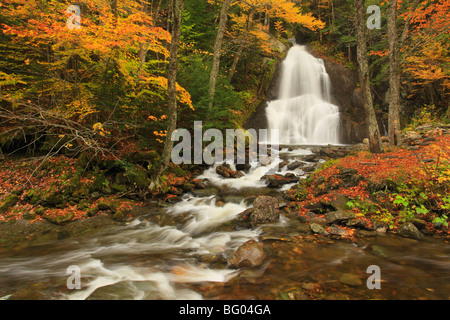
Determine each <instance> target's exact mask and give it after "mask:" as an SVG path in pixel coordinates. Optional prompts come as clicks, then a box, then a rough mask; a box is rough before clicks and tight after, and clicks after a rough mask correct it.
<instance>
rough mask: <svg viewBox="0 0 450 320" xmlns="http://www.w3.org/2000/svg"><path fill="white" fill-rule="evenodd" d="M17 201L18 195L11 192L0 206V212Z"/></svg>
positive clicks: (3, 211) (6, 209)
mask: <svg viewBox="0 0 450 320" xmlns="http://www.w3.org/2000/svg"><path fill="white" fill-rule="evenodd" d="M17 202H19V197H18V196H17V195H16V194H11V195H9V196H7V197H6V198H5V201H4V202H3V204H2V205H1V206H0V213H5V212H6V211H8V209H9V208H12V207H14V206H15V205H16V203H17Z"/></svg>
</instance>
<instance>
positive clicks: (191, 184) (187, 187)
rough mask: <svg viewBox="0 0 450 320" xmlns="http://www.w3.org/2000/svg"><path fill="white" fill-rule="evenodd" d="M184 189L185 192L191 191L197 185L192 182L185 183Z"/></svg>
mask: <svg viewBox="0 0 450 320" xmlns="http://www.w3.org/2000/svg"><path fill="white" fill-rule="evenodd" d="M182 189H183V191H184V192H190V191H192V190H194V189H195V185H194V184H193V183H190V182H186V183H183V186H182Z"/></svg>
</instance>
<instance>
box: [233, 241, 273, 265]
mask: <svg viewBox="0 0 450 320" xmlns="http://www.w3.org/2000/svg"><path fill="white" fill-rule="evenodd" d="M266 257H267V254H266V252H265V251H264V248H263V245H262V244H261V243H259V242H257V241H254V240H250V241H247V242H246V243H244V244H242V245H241V246H240V247H239V248H238V249H237V250H236V252H235V253H234V254H233V255H232V256H231V257H230V258H229V259H228V263H229V264H230V265H231V266H232V267H235V268H243V267H256V266H259V265H261V264H262V263H263V262H264V259H265V258H266Z"/></svg>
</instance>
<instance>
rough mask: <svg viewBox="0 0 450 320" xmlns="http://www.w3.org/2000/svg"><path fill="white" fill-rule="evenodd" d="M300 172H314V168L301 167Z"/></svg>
mask: <svg viewBox="0 0 450 320" xmlns="http://www.w3.org/2000/svg"><path fill="white" fill-rule="evenodd" d="M302 170H303V171H305V172H313V171H314V170H316V166H306V167H303V168H302Z"/></svg>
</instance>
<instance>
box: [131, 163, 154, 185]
mask: <svg viewBox="0 0 450 320" xmlns="http://www.w3.org/2000/svg"><path fill="white" fill-rule="evenodd" d="M126 176H127V178H128V180H129V182H130V184H131V185H132V186H134V187H137V188H140V189H144V188H147V187H148V186H149V185H150V179H149V178H148V173H147V170H145V169H144V168H142V167H140V166H136V167H135V168H134V169H133V170H129V171H127V173H126Z"/></svg>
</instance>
